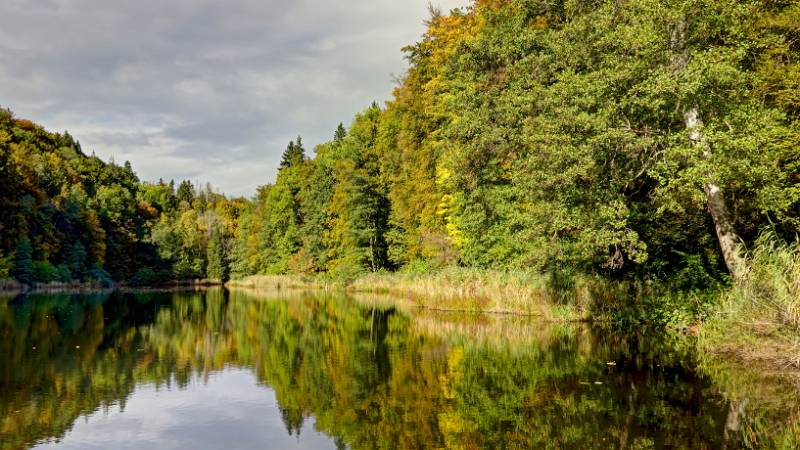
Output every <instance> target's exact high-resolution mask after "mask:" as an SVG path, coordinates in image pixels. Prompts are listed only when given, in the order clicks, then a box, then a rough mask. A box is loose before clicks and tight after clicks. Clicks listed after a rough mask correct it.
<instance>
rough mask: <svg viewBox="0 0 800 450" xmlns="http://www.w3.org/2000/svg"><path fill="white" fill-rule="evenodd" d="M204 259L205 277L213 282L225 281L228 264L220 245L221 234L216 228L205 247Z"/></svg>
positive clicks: (223, 249)
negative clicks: (206, 262) (205, 262)
mask: <svg viewBox="0 0 800 450" xmlns="http://www.w3.org/2000/svg"><path fill="white" fill-rule="evenodd" d="M206 258H207V260H208V266H207V268H206V276H207V277H208V278H211V279H213V280H220V281H223V282H224V281H227V279H228V263H227V260H226V255H225V248H224V246H223V244H222V232H221V231H220V230H219V229H217V228H215V229H214V230H212V232H211V239H209V241H208V246H207V247H206Z"/></svg>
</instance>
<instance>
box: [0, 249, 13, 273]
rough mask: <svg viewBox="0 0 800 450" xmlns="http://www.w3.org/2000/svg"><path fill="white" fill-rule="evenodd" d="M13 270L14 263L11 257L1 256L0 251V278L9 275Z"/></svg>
mask: <svg viewBox="0 0 800 450" xmlns="http://www.w3.org/2000/svg"><path fill="white" fill-rule="evenodd" d="M13 270H14V264H13V263H12V262H11V258H10V257H8V256H3V252H2V251H0V279H2V278H8V277H10V276H11V272H12V271H13Z"/></svg>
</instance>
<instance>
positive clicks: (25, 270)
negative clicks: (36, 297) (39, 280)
mask: <svg viewBox="0 0 800 450" xmlns="http://www.w3.org/2000/svg"><path fill="white" fill-rule="evenodd" d="M12 274H13V275H14V277H15V278H16V279H17V280H19V281H20V282H21V283H25V284H31V283H32V282H33V250H32V249H31V241H30V240H29V239H28V238H27V237H25V238H22V239H20V241H19V243H18V244H17V252H16V254H15V255H14V271H13V272H12Z"/></svg>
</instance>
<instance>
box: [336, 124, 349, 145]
mask: <svg viewBox="0 0 800 450" xmlns="http://www.w3.org/2000/svg"><path fill="white" fill-rule="evenodd" d="M345 137H347V130H346V129H345V128H344V124H343V123H342V122H339V126H338V127H336V132H335V133H334V134H333V142H336V143H339V142H342V141H343V140H344V138H345Z"/></svg>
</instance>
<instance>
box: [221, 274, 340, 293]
mask: <svg viewBox="0 0 800 450" xmlns="http://www.w3.org/2000/svg"><path fill="white" fill-rule="evenodd" d="M225 287H230V288H249V289H266V290H276V289H278V290H280V289H323V290H330V289H335V288H337V287H341V285H340V284H339V283H334V282H331V281H328V280H324V279H322V278H320V277H304V276H299V275H253V276H249V277H246V278H243V279H241V280H231V281H229V282H227V283H225Z"/></svg>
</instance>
